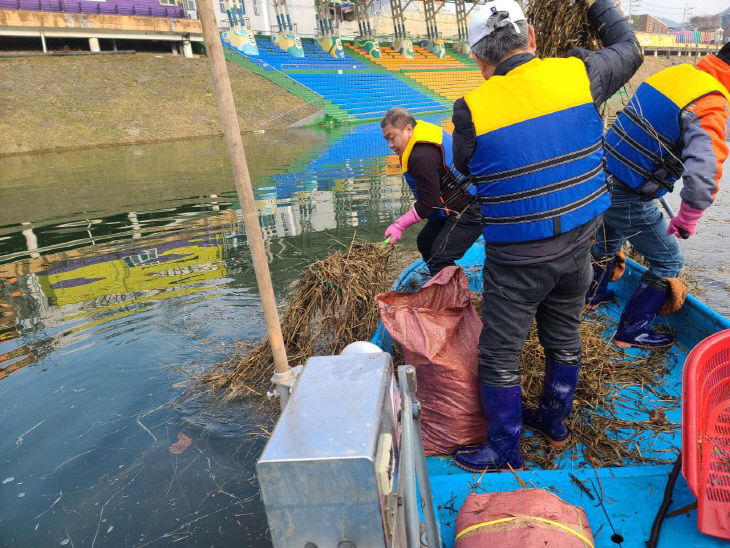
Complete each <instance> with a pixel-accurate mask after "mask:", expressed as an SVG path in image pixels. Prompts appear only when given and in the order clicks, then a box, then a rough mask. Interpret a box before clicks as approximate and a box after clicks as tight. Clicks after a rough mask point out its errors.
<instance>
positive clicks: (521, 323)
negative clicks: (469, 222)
mask: <svg viewBox="0 0 730 548" xmlns="http://www.w3.org/2000/svg"><path fill="white" fill-rule="evenodd" d="M592 279H593V269H592V268H591V262H590V253H589V244H588V243H586V244H585V246H582V247H581V249H579V250H575V251H573V252H572V253H568V254H567V255H563V256H562V257H559V258H557V259H552V260H549V261H545V262H542V263H538V264H532V265H524V266H518V265H501V264H495V263H492V262H490V260H489V257H487V258H486V260H485V262H484V293H483V296H484V303H483V305H482V322H483V327H482V333H481V336H480V337H479V359H478V367H479V380H480V381H481V382H482V383H484V384H486V385H487V386H494V387H508V386H516V385H518V384H520V351H521V350H522V347H523V345H524V344H525V339H526V338H527V334H528V333H529V331H530V327H532V320H533V319H536V320H537V331H538V336H539V338H540V344H541V345H542V346H543V348H544V349H545V351H546V354H548V355H549V354H550V352H551V351H554V352H555V353H558V354H561V353H565V352H568V353H570V352H572V353H575V352H578V353H579V352H580V348H581V341H580V335H579V333H578V327H579V325H580V317H581V313H582V311H583V306H584V300H585V295H586V292H587V291H588V287H589V286H590V283H591V280H592Z"/></svg>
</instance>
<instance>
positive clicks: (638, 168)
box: [606, 143, 674, 192]
mask: <svg viewBox="0 0 730 548" xmlns="http://www.w3.org/2000/svg"><path fill="white" fill-rule="evenodd" d="M606 152H608V153H609V154H610V155H611V157H613V158H615V159H616V160H617V161H619V162H620V163H622V164H623V165H624V166H626V167H627V168H629V169H630V170H632V171H634V172H636V173H638V174H639V175H641V176H642V177H643V178H644V179H646V180H647V181H651V182H652V183H655V184H657V185H659V186H660V187H662V188H665V189H667V192H672V191H673V190H674V183H672V182H669V181H665V180H664V179H662V178H661V177H658V176H657V175H656V174H654V173H652V172H651V171H647V170H646V169H644V168H643V167H641V166H640V165H637V164H636V163H635V162H632V161H631V160H629V159H628V158H626V157H625V156H623V155H621V154H618V153H617V152H616V149H615V148H613V147H612V146H611V145H609V144H608V143H606Z"/></svg>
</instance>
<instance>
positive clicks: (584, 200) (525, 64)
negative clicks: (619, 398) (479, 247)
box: [453, 0, 642, 472]
mask: <svg viewBox="0 0 730 548" xmlns="http://www.w3.org/2000/svg"><path fill="white" fill-rule="evenodd" d="M585 1H586V4H587V5H588V6H589V10H588V20H589V22H590V24H591V26H592V27H593V28H594V29H595V30H596V32H597V33H598V36H599V38H600V40H601V42H602V43H603V45H604V46H605V49H602V50H600V51H597V52H594V53H591V52H588V51H585V50H576V51H574V52H570V53H571V54H573V53H575V55H577V57H567V58H560V59H558V58H555V59H550V58H547V59H540V58H537V57H536V56H535V51H536V41H535V30H534V28H533V27H532V26H531V25H528V23H527V21H526V20H525V16H524V14H523V13H522V9H521V8H520V6H519V4H518V3H517V2H515V1H514V0H493V1H489V2H487V3H486V4H485V5H484V6H483V7H481V9H480V10H479V11H478V12H476V13H475V15H474V16H473V17H472V20H471V22H470V25H469V42H470V44H471V48H472V55H473V57H474V58H475V60H476V62H477V64H478V65H479V67H480V69H481V72H482V74H483V76H484V78H485V79H486V81H485V82H484V83H483V84H482V85H481V86H480V87H478V88H477V89H475V90H474V91H472V92H470V93H467V94H466V95H465V96H464V98H462V99H459V100H458V101H456V103H455V104H454V115H453V121H454V126H455V129H454V165H455V166H456V168H457V169H458V170H459V171H461V172H462V173H466V174H469V175H470V176H471V177H472V183H473V184H474V185H475V189H476V194H477V196H478V197H479V199H480V201H481V206H482V208H481V212H482V219H483V222H484V239H485V241H486V243H485V247H486V260H485V263H484V273H483V275H484V289H483V291H484V305H483V308H482V321H483V328H482V333H481V336H480V339H479V357H478V368H479V383H480V389H481V401H482V410H483V412H484V416H485V419H486V425H487V432H486V433H487V435H486V439H487V441H486V443H485V444H483V445H481V446H476V447H466V448H463V449H459V450H458V451H456V453H455V454H454V457H455V460H456V462H457V464H458V465H459V466H461V467H462V468H465V469H467V470H471V471H476V472H481V471H491V470H505V469H508V468H509V467H512V468H513V469H515V470H517V469H520V468H522V464H523V461H522V456H521V454H520V449H519V442H520V436H521V434H522V428H523V421H524V425H525V426H526V427H528V428H531V429H533V430H536V431H539V432H541V433H542V434H544V435H545V437H546V438H547V440H548V441H549V442H550V443H551V444H553V445H563V444H565V443H566V442H567V440H568V435H569V433H568V429H567V427H566V425H565V422H564V420H565V418H566V417H567V416H568V414H569V413H570V411H571V409H572V406H573V395H574V392H575V388H576V385H577V382H578V371H579V368H580V361H581V340H580V335H579V333H578V327H579V325H580V317H581V313H582V310H583V306H584V299H585V294H584V291H586V290H587V289H588V286H589V285H590V283H591V280H592V278H593V276H592V273H593V272H592V269H591V263H590V245H591V240H592V239H593V237H594V235H595V233H596V229H597V228H598V225H599V224H600V221H601V219H600V218H601V214H602V213H603V211H605V209H606V208H607V207H608V205H609V194H608V189H607V186H606V179H605V175H604V171H603V157H604V153H603V143H602V140H603V121H602V119H601V116H600V115H599V112H598V109H599V107H600V106H601V105H602V104H603V103H604V102H605V101H606V100H607V99H608V98H609V97H611V96H612V95H613V94H614V93H615V92H616V91H617V90H618V89H620V88H621V86H623V85H624V84H625V83H626V82H627V81H628V80H629V79H630V78H631V76H632V75H633V74H634V72H636V70H637V69H638V68H639V66H640V65H641V62H642V56H641V51H640V49H639V45H638V42H637V40H636V36H635V35H634V33H633V32H632V30H631V27H630V26H629V24H628V22H627V21H626V20H625V19H624V17H623V16H622V14H621V13H620V12H619V11H618V9H616V7H615V4H614V0H595V2H593V0H585ZM533 319H536V320H537V330H538V334H539V338H540V343H541V344H542V346H543V348H544V350H545V382H544V385H543V390H542V395H541V397H540V402H539V407H538V409H525V410H524V411H523V409H522V406H521V404H522V402H521V394H520V380H521V378H520V351H521V350H522V346H523V345H524V342H525V338H526V337H527V334H528V332H529V330H530V327H531V326H532V322H533Z"/></svg>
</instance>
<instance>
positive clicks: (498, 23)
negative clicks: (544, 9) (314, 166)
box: [469, 0, 526, 47]
mask: <svg viewBox="0 0 730 548" xmlns="http://www.w3.org/2000/svg"><path fill="white" fill-rule="evenodd" d="M504 14H506V15H504ZM525 20H526V18H525V14H524V12H523V11H522V8H521V7H520V5H519V4H518V3H517V2H515V0H492V1H491V2H487V3H486V4H484V5H483V6H482V7H480V8H479V9H478V10H477V12H476V13H475V14H474V15H473V16H472V18H471V21H470V22H469V45H470V46H472V47H474V44H476V43H477V42H479V40H481V39H482V38H484V37H485V36H489V35H490V34H492V33H493V32H494V31H495V30H497V29H499V28H502V27H506V26H507V25H509V24H510V23H511V24H512V26H513V27H514V28H515V31H517V33H519V32H520V27H518V26H517V25H515V23H517V22H518V21H525Z"/></svg>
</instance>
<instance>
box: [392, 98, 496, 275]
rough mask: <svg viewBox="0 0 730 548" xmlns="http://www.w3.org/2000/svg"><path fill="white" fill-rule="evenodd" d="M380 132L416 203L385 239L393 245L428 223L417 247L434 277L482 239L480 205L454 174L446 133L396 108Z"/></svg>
mask: <svg viewBox="0 0 730 548" xmlns="http://www.w3.org/2000/svg"><path fill="white" fill-rule="evenodd" d="M380 127H381V128H382V130H383V137H384V138H385V140H386V141H388V146H389V147H390V149H391V150H392V151H393V152H395V153H396V154H397V155H398V157H399V159H400V163H401V169H402V170H403V175H404V176H405V178H406V181H407V183H408V186H409V187H410V188H411V190H412V191H413V195H414V196H415V198H416V203H415V204H414V205H413V207H411V208H410V209H409V210H408V212H407V213H406V214H405V215H403V216H401V217H400V218H398V219H397V220H396V221H395V222H394V223H393V224H392V225H390V226H389V227H388V229H387V230H386V231H385V237H386V238H390V243H393V244H394V243H395V242H397V241H398V240H400V239H401V236H402V235H403V231H404V230H405V229H406V228H408V227H409V226H411V225H414V224H416V223H418V222H420V221H421V220H423V219H427V221H426V224H425V226H424V227H423V228H422V229H421V232H419V233H418V238H417V240H416V241H417V244H418V251H420V252H421V256H422V257H423V260H424V261H425V262H426V264H427V265H428V269H429V271H430V272H431V275H432V276H434V275H436V274H437V273H438V272H441V271H442V270H443V269H444V268H446V267H447V266H450V265H453V264H454V261H456V260H457V259H460V258H461V257H462V256H463V255H464V253H465V252H466V250H467V249H469V248H470V247H471V244H473V243H474V242H475V241H476V240H477V239H478V238H479V236H480V235H481V233H482V225H481V217H480V215H479V205H478V204H477V203H475V202H473V199H472V198H473V197H472V196H471V195H470V194H469V193H468V191H467V186H468V182H467V180H466V178H465V177H463V176H462V175H461V174H460V173H459V172H458V171H456V170H455V169H454V163H453V159H452V140H451V135H449V134H448V133H446V131H444V130H443V129H441V128H440V127H438V126H436V125H434V124H429V123H428V122H424V121H422V120H416V119H415V118H414V117H413V116H412V115H411V113H410V112H408V111H407V110H406V109H404V108H400V107H395V108H392V109H390V110H389V111H388V112H386V113H385V116H384V117H383V120H382V121H381V122H380Z"/></svg>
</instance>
